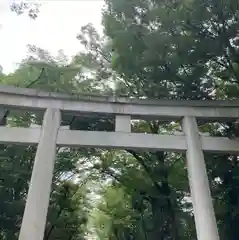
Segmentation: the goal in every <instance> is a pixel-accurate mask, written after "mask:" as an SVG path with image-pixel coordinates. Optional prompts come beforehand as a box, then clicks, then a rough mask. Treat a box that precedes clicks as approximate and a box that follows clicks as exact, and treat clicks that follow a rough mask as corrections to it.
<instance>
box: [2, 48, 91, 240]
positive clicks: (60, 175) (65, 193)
mask: <svg viewBox="0 0 239 240" xmlns="http://www.w3.org/2000/svg"><path fill="white" fill-rule="evenodd" d="M36 51H37V50H36ZM37 54H38V55H37V56H39V57H41V58H40V59H39V60H40V61H39V60H38V59H37V58H36V57H35V58H33V57H29V58H28V59H27V61H24V62H23V63H22V64H21V66H20V67H19V69H17V70H16V71H15V72H14V73H12V74H9V75H7V76H6V75H2V76H1V82H2V83H5V84H11V85H17V86H28V87H30V86H31V87H35V88H40V89H45V90H52V91H53V90H58V91H63V90H62V89H63V88H65V89H66V90H67V88H66V86H67V87H68V90H69V91H72V92H73V91H74V90H73V89H75V88H74V85H73V84H74V83H73V81H72V80H73V78H74V77H75V75H76V74H77V72H78V71H79V69H78V68H77V72H76V68H75V69H73V73H72V69H71V72H70V71H67V70H68V69H66V71H65V72H64V70H65V68H64V67H63V66H62V65H61V64H60V63H58V64H57V60H55V61H54V60H53V58H52V57H51V56H50V55H48V53H46V52H45V51H44V50H41V49H39V51H37ZM44 57H45V58H44ZM37 60H38V61H37ZM43 60H44V62H43ZM68 67H69V66H68ZM66 68H67V67H66ZM43 69H44V70H43ZM43 71H46V72H47V73H48V74H49V77H50V79H51V80H52V82H49V81H48V75H43V74H42V72H43ZM62 71H63V74H64V73H66V75H64V76H63V77H62V79H63V78H64V79H63V80H62V81H58V79H57V75H58V74H59V73H61V72H62ZM53 76H55V78H53ZM66 79H67V80H66ZM32 81H33V82H32ZM54 81H55V82H54ZM67 81H68V82H67ZM70 84H72V85H70ZM57 86H58V89H57ZM70 86H71V89H70ZM41 118H42V116H38V115H36V114H34V113H32V112H24V111H12V110H11V111H10V112H9V113H8V116H7V124H9V125H11V126H22V127H29V126H30V124H32V123H41V121H42V120H41ZM35 153H36V147H35V146H28V147H23V146H12V145H10V146H9V145H8V146H6V145H1V152H0V161H1V168H0V171H1V181H0V196H1V199H2V201H1V204H0V222H1V225H0V235H1V239H9V240H14V239H17V236H18V233H19V229H20V226H21V220H22V216H23V211H24V206H25V201H26V196H27V191H28V185H29V181H30V177H31V170H32V165H33V161H34V156H35ZM81 156H82V155H81V153H79V152H77V151H76V150H70V149H67V148H64V149H62V148H59V149H57V159H56V163H55V170H54V178H53V184H52V193H51V201H50V206H49V214H48V220H47V226H46V230H45V238H44V240H49V239H59V240H60V239H72V240H83V239H85V234H86V232H87V229H86V226H87V221H88V217H87V216H88V215H87V193H86V190H85V189H84V187H83V186H80V185H79V182H78V183H74V182H73V180H72V179H73V177H76V176H78V172H79V169H78V168H77V166H78V165H77V164H80V163H84V160H82V157H81ZM67 179H68V180H67ZM78 181H79V180H78ZM80 181H84V179H83V178H80Z"/></svg>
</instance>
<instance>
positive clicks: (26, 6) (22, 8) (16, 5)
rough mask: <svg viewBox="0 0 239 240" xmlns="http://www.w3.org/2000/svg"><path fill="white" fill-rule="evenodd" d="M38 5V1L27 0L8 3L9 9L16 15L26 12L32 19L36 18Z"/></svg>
mask: <svg viewBox="0 0 239 240" xmlns="http://www.w3.org/2000/svg"><path fill="white" fill-rule="evenodd" d="M39 7H40V5H39V4H38V3H34V2H33V3H29V2H27V1H20V2H13V3H12V4H11V5H10V9H11V10H12V11H13V12H15V13H16V14H18V15H21V14H24V13H26V12H27V14H28V16H29V17H30V18H32V19H36V18H37V16H38V13H39Z"/></svg>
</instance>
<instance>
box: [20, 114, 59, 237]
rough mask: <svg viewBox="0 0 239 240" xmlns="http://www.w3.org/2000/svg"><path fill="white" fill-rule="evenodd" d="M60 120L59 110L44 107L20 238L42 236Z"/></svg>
mask: <svg viewBox="0 0 239 240" xmlns="http://www.w3.org/2000/svg"><path fill="white" fill-rule="evenodd" d="M60 124H61V113H60V110H59V109H47V110H46V112H45V115H44V119H43V126H42V131H41V136H40V140H39V144H38V147H37V152H36V157H35V162H34V166H33V170H32V176H31V181H30V186H29V191H28V196H27V202H26V207H25V211H24V216H23V221H22V226H21V230H20V235H19V240H42V239H43V237H44V231H45V224H46V217H47V210H48V205H49V199H50V192H51V184H52V176H53V170H54V162H55V157H56V141H57V134H58V130H59V128H60Z"/></svg>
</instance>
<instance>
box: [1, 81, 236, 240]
mask: <svg viewBox="0 0 239 240" xmlns="http://www.w3.org/2000/svg"><path fill="white" fill-rule="evenodd" d="M16 108H18V109H25V110H26V109H28V110H35V111H37V110H40V111H42V110H43V111H45V114H44V119H43V124H42V128H41V129H40V128H18V127H14V128H10V127H6V126H2V127H0V143H11V144H19V143H20V144H38V147H37V152H36V156H35V162H34V166H33V171H32V177H31V181H30V187H29V192H28V197H27V202H26V207H25V211H24V216H23V221H22V226H21V231H20V236H19V240H42V239H43V235H44V229H45V224H46V217H47V209H48V205H49V198H50V190H51V184H52V176H53V168H54V162H55V155H56V146H68V147H99V148H101V147H102V148H122V149H126V148H127V149H143V150H161V151H186V155H187V168H188V176H189V183H190V189H191V195H192V202H193V210H194V217H195V224H196V230H197V238H198V240H218V239H219V235H218V230H217V226H216V220H215V214H214V210H213V205H212V200H211V194H210V189H209V182H208V177H207V171H206V167H205V162H204V156H203V151H212V152H227V153H237V152H239V142H238V141H233V140H230V139H228V138H221V137H219V138H217V137H206V136H202V135H200V134H199V130H198V126H197V121H196V119H197V118H200V119H206V120H207V119H215V120H220V119H226V118H229V119H238V118H239V101H166V100H157V101H150V100H135V99H124V98H114V97H96V96H81V97H75V96H70V95H64V94H56V93H49V92H43V91H39V90H33V89H23V88H14V87H9V86H0V121H1V118H2V117H3V116H4V112H5V110H6V109H16ZM85 114H87V115H89V114H106V115H110V116H112V115H113V116H115V131H114V132H102V131H79V130H64V129H62V128H60V126H61V122H62V119H64V118H65V117H66V116H67V115H70V116H77V115H79V116H80V115H85ZM134 118H136V119H167V120H175V119H181V118H182V126H183V132H184V134H182V135H177V136H176V135H158V134H143V133H131V124H130V121H131V119H134Z"/></svg>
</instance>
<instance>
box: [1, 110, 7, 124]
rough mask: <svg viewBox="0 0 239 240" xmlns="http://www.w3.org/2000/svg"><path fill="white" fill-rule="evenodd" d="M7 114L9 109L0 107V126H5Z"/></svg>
mask: <svg viewBox="0 0 239 240" xmlns="http://www.w3.org/2000/svg"><path fill="white" fill-rule="evenodd" d="M6 116H7V110H6V109H4V108H0V126H3V125H5V124H6Z"/></svg>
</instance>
